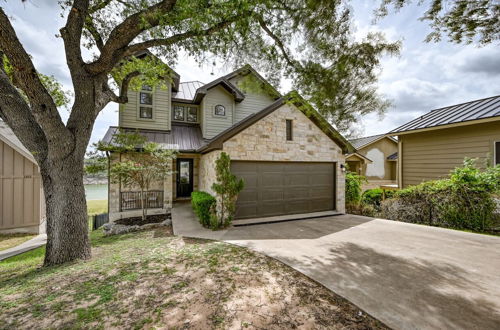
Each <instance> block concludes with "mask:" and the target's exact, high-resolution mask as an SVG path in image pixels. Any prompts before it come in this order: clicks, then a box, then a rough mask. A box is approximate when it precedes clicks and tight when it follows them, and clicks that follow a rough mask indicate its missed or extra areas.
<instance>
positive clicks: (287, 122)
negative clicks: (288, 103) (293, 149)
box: [285, 119, 293, 141]
mask: <svg viewBox="0 0 500 330" xmlns="http://www.w3.org/2000/svg"><path fill="white" fill-rule="evenodd" d="M285 126H286V140H287V141H293V120H291V119H286V120H285Z"/></svg>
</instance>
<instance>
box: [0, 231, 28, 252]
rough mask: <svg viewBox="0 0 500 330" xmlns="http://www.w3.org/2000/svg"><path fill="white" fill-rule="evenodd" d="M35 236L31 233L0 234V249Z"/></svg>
mask: <svg viewBox="0 0 500 330" xmlns="http://www.w3.org/2000/svg"><path fill="white" fill-rule="evenodd" d="M35 236H36V235H33V234H0V251H2V250H7V249H10V248H11V247H14V246H16V245H19V244H21V243H24V242H26V241H29V240H30V239H32V238H33V237H35Z"/></svg>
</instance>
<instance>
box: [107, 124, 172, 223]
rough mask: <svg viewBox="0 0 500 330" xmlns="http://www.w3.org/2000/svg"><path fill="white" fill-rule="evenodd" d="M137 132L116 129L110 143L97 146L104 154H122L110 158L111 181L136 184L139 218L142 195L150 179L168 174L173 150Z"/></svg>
mask: <svg viewBox="0 0 500 330" xmlns="http://www.w3.org/2000/svg"><path fill="white" fill-rule="evenodd" d="M145 141H146V139H145V138H144V137H143V136H142V135H140V134H138V133H126V132H123V131H120V132H119V133H118V134H116V135H115V136H114V137H113V140H112V142H110V143H102V142H101V143H99V145H98V148H99V149H100V150H105V151H106V152H107V153H108V154H122V155H123V156H122V160H121V161H113V159H112V160H111V165H110V172H109V174H110V179H111V182H116V183H117V182H120V183H121V184H123V185H124V186H137V187H139V188H140V190H141V196H142V197H141V207H142V211H143V213H142V219H143V221H144V220H146V215H147V203H145V196H146V195H147V192H148V191H149V189H150V186H151V184H152V183H153V182H156V181H162V180H165V179H167V178H169V177H170V175H171V174H172V169H171V167H172V159H174V158H175V157H176V152H175V151H173V150H168V149H163V148H162V147H161V146H160V145H159V144H157V143H153V142H145Z"/></svg>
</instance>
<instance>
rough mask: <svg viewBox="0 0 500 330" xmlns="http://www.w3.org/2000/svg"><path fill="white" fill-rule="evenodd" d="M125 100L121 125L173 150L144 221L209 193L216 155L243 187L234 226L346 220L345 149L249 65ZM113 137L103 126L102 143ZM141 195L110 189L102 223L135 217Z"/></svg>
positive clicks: (299, 103) (304, 107)
mask: <svg viewBox="0 0 500 330" xmlns="http://www.w3.org/2000/svg"><path fill="white" fill-rule="evenodd" d="M128 98H129V102H128V103H127V104H125V105H121V106H120V111H119V127H120V128H122V129H125V130H133V131H136V130H138V131H139V132H140V133H141V134H143V135H144V136H146V137H147V139H148V140H149V141H154V142H157V143H161V144H162V145H164V146H165V147H167V148H173V149H176V150H178V151H179V154H178V156H177V159H176V161H175V162H174V164H173V169H174V171H175V172H174V174H173V175H172V178H171V179H169V180H166V181H165V182H157V183H156V184H155V188H154V189H153V190H154V191H153V192H151V194H150V196H148V197H147V200H148V205H149V208H150V210H149V211H148V212H149V214H161V213H166V212H169V211H170V209H171V207H172V203H173V201H176V200H180V199H186V198H189V197H190V195H191V192H192V191H194V190H202V191H207V192H209V193H213V191H212V189H211V186H212V184H213V183H214V182H215V160H216V159H217V157H218V156H219V155H220V153H221V152H222V151H224V152H226V153H228V154H229V156H230V157H231V160H232V162H231V170H232V172H233V173H234V174H235V175H236V176H238V177H241V178H243V179H244V181H245V188H244V190H243V191H242V192H241V193H240V195H239V198H238V202H237V213H236V218H239V219H241V218H253V217H265V216H276V215H285V214H298V213H311V212H317V211H325V210H336V211H339V212H344V171H345V166H344V157H345V156H344V155H345V154H346V153H348V152H352V151H353V148H352V146H351V145H350V144H349V142H347V141H346V140H345V139H344V138H343V137H342V136H341V135H340V134H339V133H338V132H337V131H335V130H334V129H333V128H332V127H331V126H330V125H329V124H328V123H327V122H326V121H325V120H324V119H323V118H322V117H321V116H320V115H319V114H318V112H317V111H315V110H314V109H313V108H312V107H310V106H309V105H308V104H307V103H306V102H305V101H304V100H302V99H300V98H299V97H295V98H291V97H290V96H281V95H280V94H279V92H278V91H277V90H276V89H275V88H273V87H272V86H271V85H270V84H269V83H268V82H267V81H266V80H265V79H264V78H263V77H262V76H261V75H259V74H258V73H257V72H256V71H255V70H254V69H252V68H251V67H250V66H244V67H242V68H240V69H238V70H236V71H234V72H231V73H229V74H227V75H225V76H223V77H220V78H218V79H216V80H214V81H212V82H209V83H207V84H205V83H202V82H200V81H188V82H180V77H179V76H178V75H177V76H176V77H175V78H174V79H173V81H172V84H171V86H170V87H169V88H165V89H161V88H151V87H148V86H144V87H143V88H142V90H141V91H129V92H128ZM117 130H118V127H110V128H109V130H108V132H107V133H106V135H105V136H104V138H103V141H105V142H109V141H112V139H113V136H114V134H115V133H116V132H117ZM121 157H122V155H113V160H112V161H118V160H119V159H120V158H121ZM139 196H140V194H139V192H138V189H137V188H134V187H125V186H123V185H120V184H110V185H109V214H110V219H111V220H112V221H113V220H116V219H119V218H125V217H130V216H138V215H140V210H138V209H139V207H140V197H139Z"/></svg>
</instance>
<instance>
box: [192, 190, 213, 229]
mask: <svg viewBox="0 0 500 330" xmlns="http://www.w3.org/2000/svg"><path fill="white" fill-rule="evenodd" d="M191 205H192V206H193V210H194V213H195V214H196V216H197V217H198V219H199V220H200V223H201V224H202V225H203V227H207V228H210V227H211V223H210V219H211V216H212V215H213V213H214V209H215V205H216V200H215V197H214V196H212V195H210V194H209V193H207V192H204V191H193V192H192V193H191Z"/></svg>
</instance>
